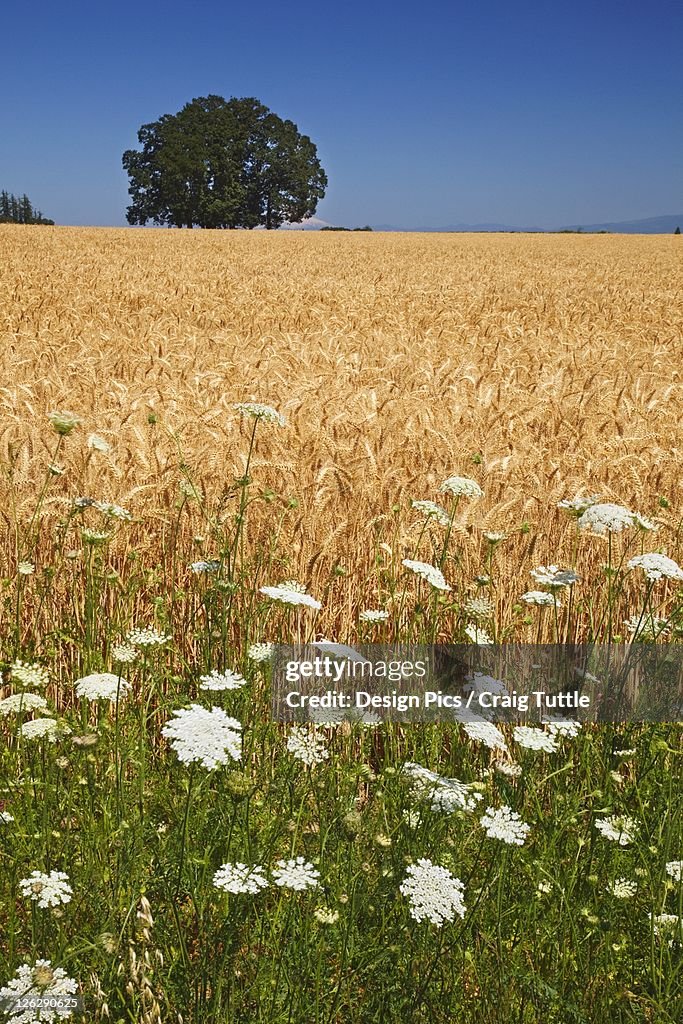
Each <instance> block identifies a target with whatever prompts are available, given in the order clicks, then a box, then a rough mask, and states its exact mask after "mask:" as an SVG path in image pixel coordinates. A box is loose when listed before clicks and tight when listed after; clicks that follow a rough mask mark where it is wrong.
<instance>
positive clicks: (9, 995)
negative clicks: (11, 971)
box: [0, 960, 78, 1024]
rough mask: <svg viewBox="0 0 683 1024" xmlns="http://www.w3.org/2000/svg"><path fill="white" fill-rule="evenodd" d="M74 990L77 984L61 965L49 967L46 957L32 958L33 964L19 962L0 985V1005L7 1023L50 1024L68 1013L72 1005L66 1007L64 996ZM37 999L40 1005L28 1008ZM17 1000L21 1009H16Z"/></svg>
mask: <svg viewBox="0 0 683 1024" xmlns="http://www.w3.org/2000/svg"><path fill="white" fill-rule="evenodd" d="M77 991H78V985H77V983H76V982H75V981H74V979H73V978H69V977H67V974H66V971H65V970H64V968H63V967H55V968H53V967H52V962H51V961H50V960H36V962H35V964H34V965H33V967H31V966H30V965H29V964H22V965H21V967H19V968H17V973H16V975H15V977H14V978H12V980H11V981H10V982H9V983H8V984H7V985H3V986H2V987H1V988H0V1004H4V1007H5V1011H6V1012H7V1013H8V1017H7V1024H34V1021H41V1022H42V1024H52V1022H53V1021H57V1020H66V1019H67V1018H68V1017H70V1016H71V1015H72V1013H73V1010H74V1009H75V1006H70V1005H69V1004H70V1002H71V1000H70V999H69V998H66V997H73V996H74V995H75V993H76V992H77ZM38 999H39V1000H40V1001H41V1004H42V1005H41V1008H40V1009H32V1008H31V1002H32V1001H35V1000H38ZM20 1001H21V1004H24V1007H25V1008H23V1007H22V1008H20V1006H21V1004H20Z"/></svg>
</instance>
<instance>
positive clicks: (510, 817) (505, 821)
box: [481, 805, 531, 846]
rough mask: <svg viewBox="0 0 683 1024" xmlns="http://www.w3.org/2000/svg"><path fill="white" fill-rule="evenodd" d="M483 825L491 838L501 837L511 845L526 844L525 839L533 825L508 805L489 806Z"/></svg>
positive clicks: (482, 821) (482, 820)
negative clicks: (522, 818)
mask: <svg viewBox="0 0 683 1024" xmlns="http://www.w3.org/2000/svg"><path fill="white" fill-rule="evenodd" d="M481 825H482V828H484V829H485V830H486V835H487V836H488V837H489V839H500V840H501V841H502V842H503V843H509V844H510V845H511V846H524V841H525V839H526V837H527V836H528V834H529V832H530V831H531V826H530V825H527V824H526V822H524V821H522V820H521V818H520V815H519V814H517V812H516V811H513V810H512V808H511V807H508V806H507V805H506V806H504V807H499V808H498V809H497V810H494V808H493V807H487V808H486V814H485V815H484V817H483V818H482V819H481Z"/></svg>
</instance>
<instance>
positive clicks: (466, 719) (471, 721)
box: [456, 712, 508, 751]
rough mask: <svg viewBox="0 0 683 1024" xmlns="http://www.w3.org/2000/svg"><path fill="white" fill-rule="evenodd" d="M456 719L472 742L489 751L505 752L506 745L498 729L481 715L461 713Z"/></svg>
mask: <svg viewBox="0 0 683 1024" xmlns="http://www.w3.org/2000/svg"><path fill="white" fill-rule="evenodd" d="M456 718H457V719H458V720H459V721H461V722H462V723H463V729H464V730H465V732H466V733H467V735H468V736H469V737H470V739H472V740H477V741H478V742H479V743H483V744H484V746H486V747H488V748H489V749H490V750H504V751H507V749H508V748H507V743H506V742H505V737H504V736H503V734H502V732H501V731H500V729H499V728H498V727H497V726H495V725H493V723H492V722H487V721H486V719H485V718H482V717H481V715H474V714H466V713H464V712H461V713H460V714H458V715H456Z"/></svg>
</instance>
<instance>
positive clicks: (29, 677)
mask: <svg viewBox="0 0 683 1024" xmlns="http://www.w3.org/2000/svg"><path fill="white" fill-rule="evenodd" d="M10 672H11V673H12V681H13V682H17V683H21V685H22V686H34V687H36V688H37V689H40V688H41V686H47V684H48V683H49V681H50V674H49V672H48V670H47V669H46V668H44V666H43V665H39V664H38V662H35V661H34V662H32V663H29V662H26V661H22V660H21V659H20V658H18V659H17V660H16V661H13V662H12V664H11V665H10Z"/></svg>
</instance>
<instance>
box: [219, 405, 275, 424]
mask: <svg viewBox="0 0 683 1024" xmlns="http://www.w3.org/2000/svg"><path fill="white" fill-rule="evenodd" d="M232 407H233V409H235V410H236V411H237V412H239V413H241V415H243V416H251V417H253V419H255V420H263V421H264V423H277V425H278V426H279V427H284V426H285V418H284V416H282V415H280V413H279V412H278V411H277V409H273V407H272V405H264V404H263V403H262V402H234V403H233V406H232Z"/></svg>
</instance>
